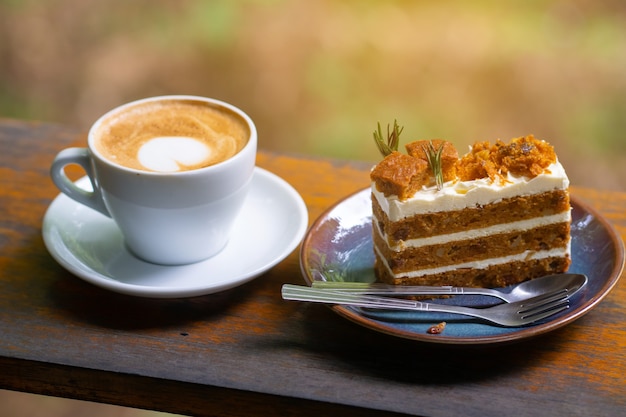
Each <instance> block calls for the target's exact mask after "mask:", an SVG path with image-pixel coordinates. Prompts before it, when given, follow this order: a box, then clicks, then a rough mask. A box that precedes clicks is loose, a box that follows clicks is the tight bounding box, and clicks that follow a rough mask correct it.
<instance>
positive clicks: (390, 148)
mask: <svg viewBox="0 0 626 417" xmlns="http://www.w3.org/2000/svg"><path fill="white" fill-rule="evenodd" d="M402 130H404V127H399V126H398V122H397V121H396V120H394V121H393V130H392V131H391V132H390V131H389V125H387V141H386V142H385V141H384V140H383V132H382V130H381V128H380V122H378V130H375V131H374V142H376V146H378V150H379V151H380V153H381V154H383V156H387V155H389V154H390V153H392V152H394V151H397V150H398V144H399V143H400V133H402Z"/></svg>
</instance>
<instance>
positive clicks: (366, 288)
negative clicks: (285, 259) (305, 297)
mask: <svg viewBox="0 0 626 417" xmlns="http://www.w3.org/2000/svg"><path fill="white" fill-rule="evenodd" d="M311 286H312V287H313V288H325V289H329V290H338V291H341V292H347V293H352V294H378V295H385V294H387V295H393V294H396V295H461V294H467V295H488V296H492V297H498V298H500V299H502V300H505V298H503V297H505V294H503V293H501V292H500V291H497V290H494V289H491V288H469V287H452V286H442V287H432V286H424V285H389V284H382V283H366V282H332V281H313V283H312V285H311ZM505 301H506V300H505Z"/></svg>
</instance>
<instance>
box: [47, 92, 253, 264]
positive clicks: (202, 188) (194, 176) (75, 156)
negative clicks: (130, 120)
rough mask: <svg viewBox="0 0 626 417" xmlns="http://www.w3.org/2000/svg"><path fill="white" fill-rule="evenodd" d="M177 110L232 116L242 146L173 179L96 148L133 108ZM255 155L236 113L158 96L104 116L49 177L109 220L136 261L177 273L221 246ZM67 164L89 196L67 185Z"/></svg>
mask: <svg viewBox="0 0 626 417" xmlns="http://www.w3.org/2000/svg"><path fill="white" fill-rule="evenodd" d="M179 102H180V103H184V104H185V105H186V104H190V105H198V106H209V107H211V108H214V109H217V110H219V111H222V112H224V113H225V114H228V115H230V116H233V117H234V118H235V119H236V120H238V121H240V123H241V126H243V127H244V128H245V131H246V132H248V134H249V136H248V138H247V142H246V143H245V145H243V148H242V149H241V150H239V151H238V152H236V153H235V154H234V155H232V156H230V157H228V158H227V159H226V160H224V161H222V162H218V163H215V164H213V165H210V166H206V167H200V168H193V169H190V170H186V171H176V172H155V171H150V170H144V169H137V168H130V167H128V166H123V165H121V164H120V163H117V162H116V161H114V160H113V159H112V158H111V157H110V156H109V157H105V155H103V152H102V150H100V149H99V148H98V144H97V143H98V141H99V140H100V139H101V136H103V135H102V133H101V132H102V131H103V126H104V127H107V128H108V126H107V124H111V125H113V124H114V122H112V120H115V118H116V117H119V116H120V115H122V116H124V115H125V114H127V113H128V112H131V111H134V109H137V108H138V107H137V106H150V105H153V104H155V103H156V104H158V105H161V104H165V105H169V104H171V103H179ZM103 124H104V125H103ZM138 125H140V123H139V124H138ZM165 136H167V134H166V135H165ZM170 136H171V135H170ZM256 148H257V131H256V127H255V125H254V123H253V121H252V120H251V119H250V117H249V116H248V115H246V114H245V113H244V112H243V111H241V110H240V109H238V108H236V107H235V106H232V105H230V104H228V103H225V102H222V101H219V100H214V99H209V98H203V97H196V96H160V97H153V98H147V99H143V100H138V101H134V102H132V103H128V104H125V105H122V106H120V107H117V108H116V109H113V110H111V111H110V112H108V113H106V114H105V115H103V116H102V117H101V118H100V119H98V120H97V121H96V122H95V123H94V125H93V126H92V127H91V129H90V130H89V136H88V147H87V148H68V149H65V150H63V151H61V152H60V153H59V154H58V155H57V156H56V158H55V160H54V162H53V163H52V166H51V169H50V174H51V177H52V180H53V182H54V183H55V185H56V186H57V187H58V188H59V189H60V190H61V191H62V192H63V193H65V194H66V195H67V196H69V197H70V198H72V199H74V200H76V201H77V202H79V203H81V204H84V205H85V206H87V207H90V208H92V209H94V210H97V211H99V212H100V213H102V214H103V215H105V216H108V217H111V218H112V219H113V220H114V221H115V222H116V224H117V226H118V227H119V229H120V230H121V232H122V234H123V236H124V240H125V243H126V246H127V247H128V248H129V250H130V251H131V252H132V253H134V254H135V255H136V256H138V257H139V258H142V259H144V260H146V261H148V262H152V263H157V264H163V265H181V264H188V263H193V262H198V261H201V260H204V259H207V258H209V257H211V256H213V255H215V254H217V253H218V252H220V251H221V250H222V249H223V248H224V247H225V245H226V244H227V242H228V238H229V236H230V232H231V229H232V226H233V224H234V222H235V221H236V218H237V215H238V214H239V212H240V209H241V207H242V206H243V203H244V200H245V198H246V194H247V191H248V188H249V185H250V182H251V179H252V175H253V171H254V166H255V160H256ZM70 164H77V165H80V166H81V167H82V168H83V169H84V170H85V172H86V173H87V176H88V177H89V180H90V182H91V186H92V188H93V191H85V190H83V189H82V188H79V187H78V186H76V185H75V184H74V183H73V182H72V181H71V180H70V179H69V178H68V177H67V175H66V173H65V167H66V166H67V165H70Z"/></svg>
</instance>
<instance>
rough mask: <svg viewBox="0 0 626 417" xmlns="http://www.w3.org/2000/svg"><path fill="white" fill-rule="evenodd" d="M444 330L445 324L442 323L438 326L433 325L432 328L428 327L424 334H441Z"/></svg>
mask: <svg viewBox="0 0 626 417" xmlns="http://www.w3.org/2000/svg"><path fill="white" fill-rule="evenodd" d="M445 328H446V322H445V321H442V322H441V323H439V324H435V325H434V326H430V327H429V328H428V330H427V331H426V332H427V333H428V334H441V333H442V332H443V330H444V329H445Z"/></svg>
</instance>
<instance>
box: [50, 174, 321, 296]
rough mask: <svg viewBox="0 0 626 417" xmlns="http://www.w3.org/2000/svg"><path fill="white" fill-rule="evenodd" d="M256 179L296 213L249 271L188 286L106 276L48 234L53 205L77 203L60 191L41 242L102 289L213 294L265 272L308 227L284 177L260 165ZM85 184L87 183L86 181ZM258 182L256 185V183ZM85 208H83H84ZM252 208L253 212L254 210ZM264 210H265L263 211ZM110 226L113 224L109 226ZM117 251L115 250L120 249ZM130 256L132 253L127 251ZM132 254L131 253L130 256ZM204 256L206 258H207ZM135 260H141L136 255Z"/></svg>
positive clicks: (181, 267) (58, 259) (304, 210)
mask: <svg viewBox="0 0 626 417" xmlns="http://www.w3.org/2000/svg"><path fill="white" fill-rule="evenodd" d="M255 180H256V181H265V182H266V184H265V185H266V186H267V187H270V189H271V192H272V193H281V194H283V196H282V198H283V199H285V200H289V202H290V204H293V205H294V208H295V209H296V210H294V215H295V216H296V217H295V219H294V223H295V224H297V227H294V228H292V232H291V233H290V236H288V237H284V238H282V237H281V238H277V243H280V241H284V245H283V247H282V249H277V250H276V251H275V252H274V253H273V256H271V257H270V256H268V258H267V259H264V260H263V262H258V263H257V264H255V265H251V268H250V270H249V271H246V272H245V273H236V274H234V276H233V277H232V278H229V279H222V280H220V281H218V282H215V283H208V284H206V285H197V286H188V287H177V286H171V285H170V286H150V285H138V284H130V283H125V282H121V281H118V280H116V279H115V277H113V276H106V275H103V274H101V273H100V272H98V271H96V270H94V269H93V268H92V266H91V265H89V264H86V263H84V262H80V261H79V260H77V259H76V258H74V257H73V256H72V257H71V258H70V257H68V256H66V255H64V254H63V253H62V251H67V252H68V253H70V254H72V255H73V254H74V252H73V251H72V249H71V248H70V247H68V246H67V245H65V244H64V243H65V242H63V240H59V239H53V238H52V236H51V233H52V231H53V230H54V228H55V224H54V223H53V222H54V219H55V218H58V217H57V216H59V213H57V212H55V208H56V207H57V206H58V205H60V204H69V205H70V207H80V208H82V206H81V204H80V203H78V202H75V201H74V200H72V199H70V198H69V197H67V196H66V195H65V194H63V193H59V194H58V195H57V196H56V197H55V198H54V199H53V200H52V202H51V203H50V204H49V206H48V208H47V210H46V213H45V215H44V218H43V222H42V236H43V240H44V245H45V247H46V249H47V250H48V252H49V253H50V255H51V256H52V257H53V258H54V260H55V261H56V262H57V263H59V264H60V265H61V266H62V267H63V268H64V269H66V270H67V271H69V272H70V273H72V274H73V275H75V276H76V277H78V278H80V279H82V280H84V281H86V282H88V283H90V284H93V285H95V286H98V287H100V288H104V289H106V290H109V291H112V292H116V293H120V294H125V295H130V296H136V297H144V298H190V297H197V296H203V295H208V294H214V293H218V292H222V291H226V290H228V289H231V288H234V287H237V286H240V285H243V284H245V283H247V282H249V281H251V280H253V279H254V278H257V277H258V276H260V275H262V274H263V273H265V272H267V271H268V270H269V269H271V268H273V267H274V266H276V265H277V264H278V263H280V262H281V261H283V260H284V259H285V258H287V257H288V256H289V255H290V254H291V253H292V252H294V250H295V249H296V248H297V247H298V245H299V244H300V243H301V242H302V239H303V238H304V235H305V234H306V231H307V228H308V218H309V216H308V209H307V207H306V204H305V203H304V200H303V198H302V196H301V195H300V194H299V193H298V191H297V190H296V189H295V188H294V187H293V186H292V185H291V184H289V183H288V182H287V181H285V180H284V179H283V178H281V177H280V176H278V175H276V174H274V173H272V172H270V171H268V170H266V169H264V168H261V167H255V168H254V172H253V179H252V187H254V186H255ZM87 182H88V178H87V177H86V176H85V177H82V178H79V179H78V180H76V181H75V183H76V184H83V183H85V184H86V183H87ZM86 185H88V184H86ZM257 186H259V185H257ZM250 203H251V202H250V201H249V200H246V203H244V204H250ZM86 209H87V208H86ZM254 212H257V211H256V210H255V211H254ZM263 214H265V213H263ZM64 215H65V216H68V217H71V216H72V215H73V214H70V213H65V214H64ZM267 215H271V212H270V211H268V212H267ZM74 216H80V213H79V214H74ZM113 227H114V226H113ZM120 252H127V253H129V254H130V252H128V249H126V248H125V247H124V246H122V247H120ZM120 252H118V253H120ZM220 254H221V253H218V254H217V255H215V256H214V257H212V258H210V259H209V260H213V261H214V258H216V257H219V256H220ZM130 255H131V256H132V254H130ZM132 257H133V258H135V257H134V256H132ZM209 260H207V261H209ZM137 261H138V262H144V261H141V260H140V259H138V258H137ZM203 262H206V261H201V262H197V263H193V264H189V265H179V266H174V267H170V266H166V265H162V266H161V265H156V264H151V263H148V264H149V265H151V267H156V268H178V269H179V270H181V271H184V269H185V268H188V267H194V268H197V267H198V265H199V264H202V263H203Z"/></svg>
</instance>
